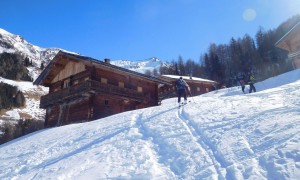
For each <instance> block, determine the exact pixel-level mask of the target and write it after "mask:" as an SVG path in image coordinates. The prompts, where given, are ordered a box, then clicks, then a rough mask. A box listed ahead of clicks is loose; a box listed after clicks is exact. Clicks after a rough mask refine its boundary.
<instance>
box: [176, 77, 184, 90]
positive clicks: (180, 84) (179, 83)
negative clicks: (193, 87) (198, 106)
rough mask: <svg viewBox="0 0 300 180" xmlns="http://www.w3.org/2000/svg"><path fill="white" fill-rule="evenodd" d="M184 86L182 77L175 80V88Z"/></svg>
mask: <svg viewBox="0 0 300 180" xmlns="http://www.w3.org/2000/svg"><path fill="white" fill-rule="evenodd" d="M185 87H186V82H185V81H184V80H183V79H178V80H177V81H176V88H177V89H185Z"/></svg>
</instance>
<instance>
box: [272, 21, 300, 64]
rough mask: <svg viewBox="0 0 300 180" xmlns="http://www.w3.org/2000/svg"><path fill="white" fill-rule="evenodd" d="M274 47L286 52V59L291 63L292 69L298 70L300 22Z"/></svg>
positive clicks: (299, 60) (299, 62)
mask: <svg viewBox="0 0 300 180" xmlns="http://www.w3.org/2000/svg"><path fill="white" fill-rule="evenodd" d="M275 46H277V47H279V48H281V49H285V50H287V51H288V52H289V54H288V59H289V60H290V61H291V62H292V64H293V67H294V69H298V68H300V22H298V23H297V24H296V25H295V26H294V27H293V28H292V29H291V30H290V31H288V32H287V33H286V34H285V35H284V36H283V37H282V38H281V39H280V40H279V41H278V42H276V43H275Z"/></svg>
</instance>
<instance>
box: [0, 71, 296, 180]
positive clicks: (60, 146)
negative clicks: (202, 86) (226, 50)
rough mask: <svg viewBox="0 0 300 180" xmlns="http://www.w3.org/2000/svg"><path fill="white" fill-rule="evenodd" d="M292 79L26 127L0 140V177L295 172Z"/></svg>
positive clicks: (281, 175)
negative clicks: (68, 122)
mask: <svg viewBox="0 0 300 180" xmlns="http://www.w3.org/2000/svg"><path fill="white" fill-rule="evenodd" d="M299 79H300V70H295V71H292V72H288V73H286V74H283V75H280V76H277V77H273V78H270V79H267V80H265V81H263V82H258V83H256V84H255V86H256V88H257V90H258V92H256V93H252V94H243V93H242V91H241V88H240V87H233V88H228V89H221V90H217V91H213V92H210V93H207V94H204V95H201V96H196V97H193V98H189V100H190V101H191V102H190V103H188V104H187V105H185V106H183V107H182V108H180V109H178V107H177V100H176V98H172V99H167V100H165V101H163V102H162V105H160V106H158V107H151V108H145V109H139V110H135V111H129V112H124V113H120V114H117V115H113V116H110V117H106V118H103V119H99V120H96V121H92V122H87V123H81V124H73V125H67V126H62V127H56V128H49V129H44V130H42V131H38V132H35V133H32V134H29V135H26V136H24V137H21V138H18V139H15V140H13V141H11V142H8V143H6V144H3V145H0V162H1V163H0V179H4V180H6V179H172V180H173V179H216V180H217V179H299V177H300V113H299V112H300V103H299V102H300V91H299V89H300V80H299ZM248 88H249V87H246V89H248Z"/></svg>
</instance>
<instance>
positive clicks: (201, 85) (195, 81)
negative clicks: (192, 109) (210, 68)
mask: <svg viewBox="0 0 300 180" xmlns="http://www.w3.org/2000/svg"><path fill="white" fill-rule="evenodd" d="M179 77H182V78H183V79H184V80H185V81H186V82H187V84H188V85H189V86H190V90H191V95H192V96H197V95H201V94H204V93H207V92H210V91H213V90H215V87H216V85H217V84H218V83H217V82H215V81H212V80H208V79H202V78H197V77H190V76H176V75H162V76H161V77H160V79H162V80H164V81H168V82H170V83H171V85H170V84H163V85H161V86H160V87H159V91H158V92H159V99H160V101H161V100H163V99H166V98H171V97H176V96H177V90H176V87H175V82H176V81H177V80H178V79H179Z"/></svg>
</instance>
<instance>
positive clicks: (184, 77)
mask: <svg viewBox="0 0 300 180" xmlns="http://www.w3.org/2000/svg"><path fill="white" fill-rule="evenodd" d="M162 76H163V77H168V78H172V79H179V78H180V77H182V79H184V80H190V81H200V82H209V83H217V82H216V81H212V80H209V79H203V78H198V77H192V79H191V77H190V76H177V75H162Z"/></svg>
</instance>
